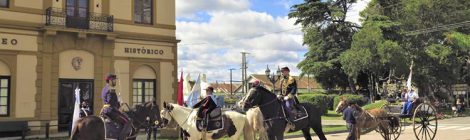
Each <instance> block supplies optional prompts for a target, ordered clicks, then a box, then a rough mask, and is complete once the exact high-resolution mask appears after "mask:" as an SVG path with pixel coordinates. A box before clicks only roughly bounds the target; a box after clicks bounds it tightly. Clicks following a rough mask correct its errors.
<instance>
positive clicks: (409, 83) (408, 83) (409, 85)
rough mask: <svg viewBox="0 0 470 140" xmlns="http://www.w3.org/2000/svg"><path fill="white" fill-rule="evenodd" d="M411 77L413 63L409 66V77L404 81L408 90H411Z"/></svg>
mask: <svg viewBox="0 0 470 140" xmlns="http://www.w3.org/2000/svg"><path fill="white" fill-rule="evenodd" d="M412 75H413V61H411V66H410V75H408V80H407V81H406V87H407V88H408V90H411V77H412Z"/></svg>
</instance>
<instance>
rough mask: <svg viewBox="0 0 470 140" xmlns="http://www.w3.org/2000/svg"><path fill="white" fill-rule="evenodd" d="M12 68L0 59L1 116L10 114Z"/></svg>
mask: <svg viewBox="0 0 470 140" xmlns="http://www.w3.org/2000/svg"><path fill="white" fill-rule="evenodd" d="M10 75H11V74H10V69H9V68H8V66H7V65H6V64H5V63H3V62H2V61H0V116H1V117H8V116H10V87H11V84H10Z"/></svg>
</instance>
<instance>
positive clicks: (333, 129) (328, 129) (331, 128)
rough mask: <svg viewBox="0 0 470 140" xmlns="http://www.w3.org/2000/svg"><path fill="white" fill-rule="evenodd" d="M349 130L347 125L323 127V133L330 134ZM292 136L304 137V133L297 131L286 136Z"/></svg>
mask: <svg viewBox="0 0 470 140" xmlns="http://www.w3.org/2000/svg"><path fill="white" fill-rule="evenodd" d="M346 130H347V128H346V126H345V125H324V126H323V132H324V133H328V132H341V131H346ZM310 132H311V133H312V135H315V133H314V132H313V130H311V131H310ZM291 135H302V131H297V132H291V133H287V134H285V136H291Z"/></svg>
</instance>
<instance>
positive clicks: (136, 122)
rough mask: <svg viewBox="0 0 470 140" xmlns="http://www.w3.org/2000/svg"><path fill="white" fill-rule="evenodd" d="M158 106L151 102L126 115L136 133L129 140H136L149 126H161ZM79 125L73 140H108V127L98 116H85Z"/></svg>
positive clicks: (78, 122) (72, 134) (74, 130)
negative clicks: (142, 130)
mask: <svg viewBox="0 0 470 140" xmlns="http://www.w3.org/2000/svg"><path fill="white" fill-rule="evenodd" d="M159 110H160V109H159V107H158V105H157V104H156V103H155V102H153V101H151V102H146V103H143V104H142V105H136V106H135V108H134V109H132V110H129V111H127V112H125V113H127V114H128V115H129V117H130V118H131V122H132V125H133V126H134V131H133V132H132V134H129V137H127V140H135V139H136V138H137V133H138V132H139V130H140V129H141V128H144V127H149V125H157V126H158V125H160V123H159V122H161V118H160V114H159ZM147 122H150V123H154V124H149V123H147ZM76 123H77V125H76V126H75V127H74V128H73V129H72V133H71V137H70V139H71V140H89V139H94V140H104V139H106V137H107V136H109V135H107V134H106V127H105V123H104V120H103V119H102V118H101V117H98V116H92V115H91V116H85V117H82V118H80V119H79V120H77V122H76Z"/></svg>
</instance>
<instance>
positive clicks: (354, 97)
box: [333, 94, 367, 109]
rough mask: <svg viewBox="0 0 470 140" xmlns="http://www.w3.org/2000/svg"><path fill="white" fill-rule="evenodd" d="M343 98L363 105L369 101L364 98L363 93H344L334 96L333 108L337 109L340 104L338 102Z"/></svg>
mask: <svg viewBox="0 0 470 140" xmlns="http://www.w3.org/2000/svg"><path fill="white" fill-rule="evenodd" d="M341 98H345V99H346V100H348V101H349V102H354V103H356V104H357V105H359V106H363V105H365V104H366V103H367V101H365V100H364V98H363V97H362V96H361V95H353V94H343V95H341V96H336V97H335V98H334V104H333V108H335V109H336V106H338V103H339V101H340V99H341Z"/></svg>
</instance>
